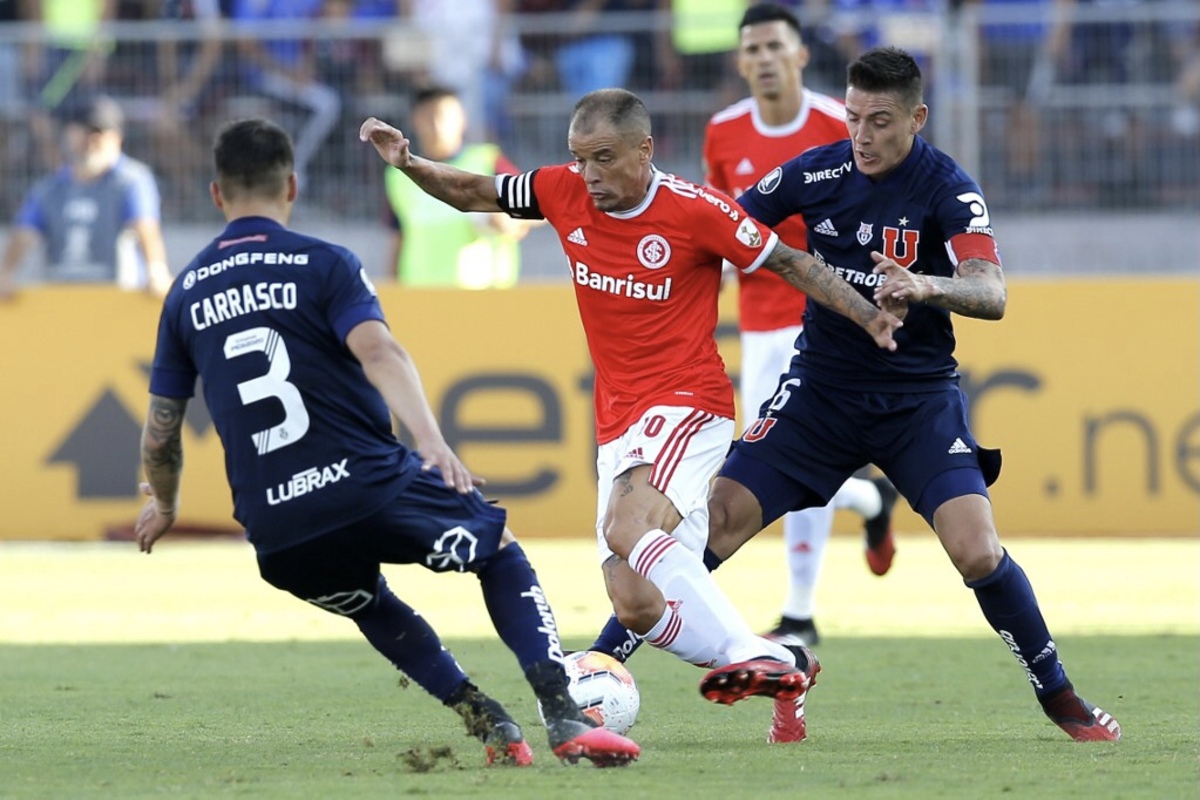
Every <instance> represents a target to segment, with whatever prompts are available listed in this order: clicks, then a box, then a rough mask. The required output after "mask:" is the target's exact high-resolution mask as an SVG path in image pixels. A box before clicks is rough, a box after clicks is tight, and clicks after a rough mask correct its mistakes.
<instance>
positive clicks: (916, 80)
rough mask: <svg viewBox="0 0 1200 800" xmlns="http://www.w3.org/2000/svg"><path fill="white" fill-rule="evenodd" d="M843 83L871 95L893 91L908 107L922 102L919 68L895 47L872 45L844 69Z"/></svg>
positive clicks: (907, 55) (912, 107)
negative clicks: (844, 80) (873, 46)
mask: <svg viewBox="0 0 1200 800" xmlns="http://www.w3.org/2000/svg"><path fill="white" fill-rule="evenodd" d="M846 85H847V86H850V87H854V88H855V89H858V90H860V91H863V92H871V93H873V94H885V93H886V94H894V95H897V96H898V97H899V98H900V101H901V103H903V104H904V106H905V107H906V108H908V109H915V108H916V107H917V106H919V105H921V102H922V101H921V68H920V67H918V66H917V62H916V60H915V59H913V57H912V56H910V55H909V54H908V53H906V52H905V51H903V50H901V49H899V48H897V47H875V48H872V49H871V50H868V51H867V52H865V53H863V54H862V55H861V56H859V57H858V58H856V59H855V60H854V61H853V62H851V64H850V66H849V67H847V68H846Z"/></svg>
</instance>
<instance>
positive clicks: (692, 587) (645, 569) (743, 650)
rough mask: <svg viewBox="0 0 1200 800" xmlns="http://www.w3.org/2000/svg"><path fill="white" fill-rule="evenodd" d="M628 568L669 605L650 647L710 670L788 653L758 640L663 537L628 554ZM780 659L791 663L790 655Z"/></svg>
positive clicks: (682, 551) (702, 573)
mask: <svg viewBox="0 0 1200 800" xmlns="http://www.w3.org/2000/svg"><path fill="white" fill-rule="evenodd" d="M629 566H631V567H633V569H634V571H635V572H637V573H638V574H639V575H641V576H642V577H644V578H646V579H647V580H648V581H650V582H651V583H653V584H654V585H655V586H657V587H658V589H659V591H661V592H662V594H663V597H665V598H666V599H667V606H668V607H667V611H666V613H664V615H663V617H662V618H661V619H659V621H658V622H657V623H656V624H655V626H654V627H653V628H651V629H650V630H649V631H647V632H646V637H645V638H646V641H647V642H648V643H650V644H651V645H652V646H654V647H657V648H659V649H662V650H666V651H667V652H669V653H673V654H675V655H676V656H678V657H679V658H681V659H683V660H684V661H687V662H688V663H689V664H696V665H698V666H706V667H707V666H712V667H723V666H726V665H727V664H733V663H736V662H738V661H749V660H750V659H753V658H758V657H760V656H762V655H764V654H767V653H771V654H772V655H773V656H775V650H776V649H779V650H782V651H783V652H784V653H785V654H786V653H787V651H786V650H784V649H783V648H779V646H778V645H774V643H773V642H766V641H765V640H764V639H761V638H759V637H758V636H755V635H754V633H753V632H752V631H751V630H750V626H749V625H747V624H746V622H745V620H743V619H742V617H741V615H740V614H739V613H738V612H737V609H736V608H734V606H733V604H732V603H731V602H729V598H727V597H726V596H725V593H724V592H722V591H721V588H720V587H719V586H718V585H717V584H716V583H715V582H714V581H713V579H712V575H710V574H709V573H708V570H707V569H705V568H704V562H703V561H701V560H700V559H699V558H697V557H696V556H695V555H694V554H693V553H691V552H689V551H688V549H687V548H686V547H684V546H683V545H682V544H680V543H679V542H678V541H676V540H675V539H674V538H672V537H671V536H670V535H668V534H667V533H666V532H665V531H662V530H660V529H655V530H652V531H648V532H647V533H645V534H644V535H643V536H642V538H641V539H639V540H638V541H637V544H635V545H634V546H633V549H632V550H630V552H629ZM768 645H774V647H769V646H768ZM775 657H778V656H775ZM782 658H783V660H787V661H790V660H791V659H790V657H789V656H787V655H784V656H783V657H782Z"/></svg>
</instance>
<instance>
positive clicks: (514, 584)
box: [479, 542, 563, 670]
mask: <svg viewBox="0 0 1200 800" xmlns="http://www.w3.org/2000/svg"><path fill="white" fill-rule="evenodd" d="M479 584H480V586H482V587H483V602H484V603H485V604H486V605H487V609H488V614H489V615H490V616H491V618H492V624H493V625H494V626H495V627H496V633H498V634H499V635H500V638H501V639H502V640H503V641H504V643H505V644H506V645H508V649H509V650H512V651H513V654H514V655H516V657H517V661H518V662H519V663H520V665H521V669H522V670H528V669H529V668H530V667H532V666H533V665H534V664H538V663H541V662H544V661H557V662H559V663H561V662H562V660H563V651H562V641H561V640H560V639H559V638H558V625H557V624H556V623H555V621H554V612H553V611H551V610H550V603H549V601H547V600H546V595H545V593H543V592H542V587H541V585H540V584H538V579H537V574H536V573H534V571H533V567H532V566H531V565H530V563H529V559H528V558H526V557H525V551H524V550H522V549H521V546H520V545H519V544H517V543H516V542H513V543H512V544H510V545H508V546H507V547H502V548H500V550H499V552H497V553H496V555H494V556H492V557H491V558H490V559H488V562H487V564H485V565H484V567H483V569H481V570H480V571H479Z"/></svg>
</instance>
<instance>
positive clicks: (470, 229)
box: [384, 144, 520, 289]
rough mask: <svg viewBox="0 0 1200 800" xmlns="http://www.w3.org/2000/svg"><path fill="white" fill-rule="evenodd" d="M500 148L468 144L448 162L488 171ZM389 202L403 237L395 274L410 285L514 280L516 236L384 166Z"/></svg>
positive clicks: (493, 285) (487, 284)
mask: <svg viewBox="0 0 1200 800" xmlns="http://www.w3.org/2000/svg"><path fill="white" fill-rule="evenodd" d="M499 155H500V149H499V148H498V147H496V145H494V144H475V145H467V146H466V147H464V148H463V150H462V152H461V153H459V154H458V155H457V156H455V157H454V158H452V159H450V160H449V161H447V162H446V163H447V164H450V165H452V166H455V167H458V168H459V169H461V170H466V171H467V172H475V173H479V174H481V175H490V174H491V173H492V172H493V171H494V170H495V169H496V159H497V157H498V156H499ZM384 185H385V187H386V188H387V196H388V202H389V203H390V204H391V207H392V212H393V213H395V215H396V218H397V219H399V220H400V226H401V228H402V229H403V234H404V243H403V245H402V246H401V248H400V263H398V264H397V265H396V270H397V271H396V277H397V278H398V279H399V281H400V282H401V283H404V284H407V285H409V286H457V287H458V288H460V289H504V288H508V287H510V286H513V285H515V284H516V282H517V273H518V272H519V270H520V249H519V243H518V241H517V240H516V239H515V238H513V237H511V236H504V235H502V234H499V233H497V232H496V231H495V230H493V229H492V228H491V227H490V226H489V225H488V223H487V220H486V219H482V218H481V215H478V214H465V213H463V212H461V211H459V210H457V209H455V208H452V207H451V206H449V205H447V204H446V203H443V202H442V201H441V200H438V199H437V198H435V197H431V196H429V195H427V194H425V192H424V191H422V190H421V188H420V187H418V186H417V185H416V184H415V183H413V182H412V181H411V180H409V179H408V178H407V177H405V176H404V175H402V174H401V173H400V170H398V169H391V168H389V169H388V170H387V172H386V173H384Z"/></svg>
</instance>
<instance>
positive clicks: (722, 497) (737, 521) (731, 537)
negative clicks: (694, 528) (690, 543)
mask: <svg viewBox="0 0 1200 800" xmlns="http://www.w3.org/2000/svg"><path fill="white" fill-rule="evenodd" d="M757 532H758V530H757V529H756V528H754V527H753V525H752V523H750V521H749V519H748V515H747V514H746V513H745V510H744V509H742V508H740V507H739V505H738V503H737V500H736V498H734V497H733V496H731V495H728V494H725V493H720V492H717V491H716V490H714V491H713V493H712V494H710V495H709V498H708V549H709V550H712V551H713V553H715V554H716V555H717V556H718V557H720V558H721V559H722V560H724V559H726V558H729V557H730V556H731V555H733V554H734V553H735V552H737V549H738V548H739V547H741V546H742V544H744V543H745V541H746V540H747V539H749V538H750V537H751V536H753V535H754V534H755V533H757Z"/></svg>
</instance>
